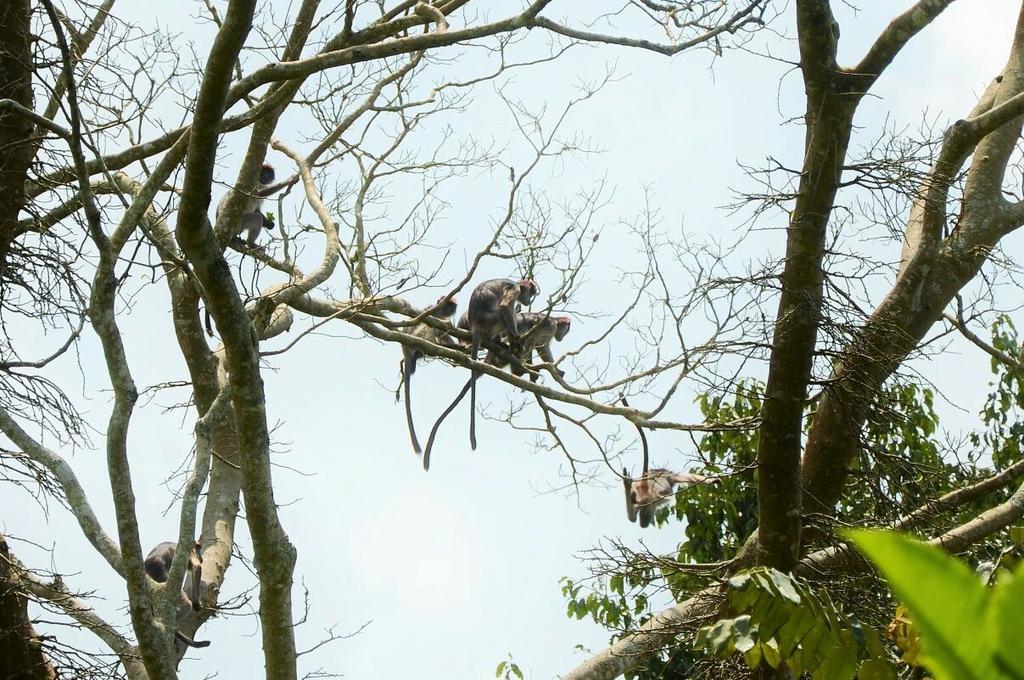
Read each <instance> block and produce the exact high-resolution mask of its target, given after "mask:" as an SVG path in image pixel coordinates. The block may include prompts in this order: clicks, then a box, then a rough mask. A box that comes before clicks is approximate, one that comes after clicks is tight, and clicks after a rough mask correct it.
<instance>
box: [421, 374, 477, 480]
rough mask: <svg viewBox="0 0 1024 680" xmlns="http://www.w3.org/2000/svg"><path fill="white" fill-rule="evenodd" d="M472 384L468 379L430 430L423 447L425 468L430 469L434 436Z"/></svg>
mask: <svg viewBox="0 0 1024 680" xmlns="http://www.w3.org/2000/svg"><path fill="white" fill-rule="evenodd" d="M472 384H473V379H472V378H470V379H469V381H467V382H466V384H465V385H463V386H462V391H461V392H459V395H458V396H457V397H455V401H453V402H452V403H451V404H449V405H448V408H446V409H445V410H444V413H442V414H441V415H440V416H439V417H438V419H437V421H435V422H434V427H433V428H431V430H430V437H428V438H427V448H425V449H423V469H424V470H429V469H430V451H431V450H432V449H433V448H434V437H436V436H437V431H438V429H439V428H440V427H441V423H443V422H444V419H445V418H447V417H448V416H449V414H451V412H452V411H454V410H455V407H456V406H458V405H459V402H460V401H462V399H463V398H464V397H465V396H466V392H468V391H469V388H470V387H471V386H472Z"/></svg>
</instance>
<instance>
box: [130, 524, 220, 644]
mask: <svg viewBox="0 0 1024 680" xmlns="http://www.w3.org/2000/svg"><path fill="white" fill-rule="evenodd" d="M201 547H202V546H201V545H200V543H199V541H196V543H195V545H194V546H192V554H191V555H189V558H188V577H189V580H190V584H189V585H190V588H189V590H190V591H191V592H187V591H185V590H184V589H183V590H182V591H181V602H180V603H179V604H178V612H177V615H176V617H175V618H176V619H177V620H179V621H180V620H181V619H183V618H185V617H186V616H188V612H189V609H192V610H194V611H199V610H200V609H201V608H202V604H201V603H200V597H201V595H202V579H203V557H202V555H200V554H199V549H200V548H201ZM177 550H178V546H177V544H175V543H170V542H168V543H160V544H159V545H157V546H156V547H155V548H153V549H152V550H150V551H149V555H147V556H146V560H145V566H146V574H148V575H149V577H150V578H151V579H153V580H154V581H156V582H157V583H166V582H167V576H168V572H169V571H170V570H171V562H173V561H174V553H176V552H177ZM174 637H175V639H177V640H178V641H179V642H181V643H183V644H185V645H187V646H189V647H209V646H210V641H209V640H203V641H199V640H193V639H192V638H190V637H188V636H187V635H185V634H184V633H182V632H181V631H180V630H178V629H177V628H175V630H174Z"/></svg>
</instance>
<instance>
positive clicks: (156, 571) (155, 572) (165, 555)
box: [145, 542, 178, 583]
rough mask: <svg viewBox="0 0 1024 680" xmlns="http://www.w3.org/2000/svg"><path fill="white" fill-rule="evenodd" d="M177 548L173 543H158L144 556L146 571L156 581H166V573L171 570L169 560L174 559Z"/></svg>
mask: <svg viewBox="0 0 1024 680" xmlns="http://www.w3.org/2000/svg"><path fill="white" fill-rule="evenodd" d="M177 550H178V546H177V544H175V543H170V542H166V543H160V544H158V545H157V546H156V547H155V548H153V549H152V550H150V551H149V554H148V555H147V556H146V561H145V566H146V573H147V574H149V577H150V578H151V579H153V580H154V581H156V582H157V583H164V582H165V581H167V573H168V572H169V571H170V570H171V562H173V561H174V553H175V552H176V551H177Z"/></svg>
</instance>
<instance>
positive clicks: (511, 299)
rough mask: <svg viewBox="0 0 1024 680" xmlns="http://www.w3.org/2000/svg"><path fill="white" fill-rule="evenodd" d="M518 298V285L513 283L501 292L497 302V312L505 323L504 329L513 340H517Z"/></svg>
mask: <svg viewBox="0 0 1024 680" xmlns="http://www.w3.org/2000/svg"><path fill="white" fill-rule="evenodd" d="M518 300H519V286H518V285H513V286H510V287H509V288H507V289H506V290H505V292H504V293H502V294H501V300H500V301H499V302H498V313H499V314H500V315H501V320H502V322H503V323H504V324H505V330H507V331H508V334H509V337H510V338H511V339H512V340H513V341H518V340H519V326H518V325H517V324H516V302H517V301H518Z"/></svg>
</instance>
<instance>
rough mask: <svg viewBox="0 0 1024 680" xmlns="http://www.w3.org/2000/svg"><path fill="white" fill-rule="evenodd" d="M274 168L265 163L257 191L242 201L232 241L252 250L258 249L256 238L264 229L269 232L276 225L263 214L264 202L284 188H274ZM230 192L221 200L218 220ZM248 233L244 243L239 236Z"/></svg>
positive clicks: (218, 207) (218, 205) (261, 169)
mask: <svg viewBox="0 0 1024 680" xmlns="http://www.w3.org/2000/svg"><path fill="white" fill-rule="evenodd" d="M274 176H275V174H274V166H273V165H271V164H270V163H264V164H263V167H261V168H260V178H259V182H258V183H257V185H256V189H255V191H253V193H252V195H246V196H245V197H244V199H243V200H242V210H241V212H240V213H239V217H238V227H237V228H236V229H235V231H234V234H235V235H234V237H233V238H232V239H231V240H232V242H233V243H236V244H243V243H244V244H245V245H247V246H249V247H250V248H256V247H257V245H256V238H257V237H258V236H259V235H260V232H261V231H262V230H263V229H267V230H268V231H271V230H273V228H274V223H273V221H272V220H269V219H267V216H266V215H264V214H263V210H262V208H263V201H264V199H265V198H266V197H267V196H270V195H271V194H273V193H275V192H276V191H279V190H280V189H281V188H282V187H280V186H274ZM229 195H230V192H228V193H227V194H225V195H224V198H222V199H220V203H218V204H217V219H218V220H220V216H221V213H222V212H223V210H224V204H225V202H226V201H227V199H228V196H229ZM243 231H247V232H248V236H247V237H246V240H245V241H244V242H243V241H242V240H241V238H239V235H240V234H241V233H242V232H243Z"/></svg>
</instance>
